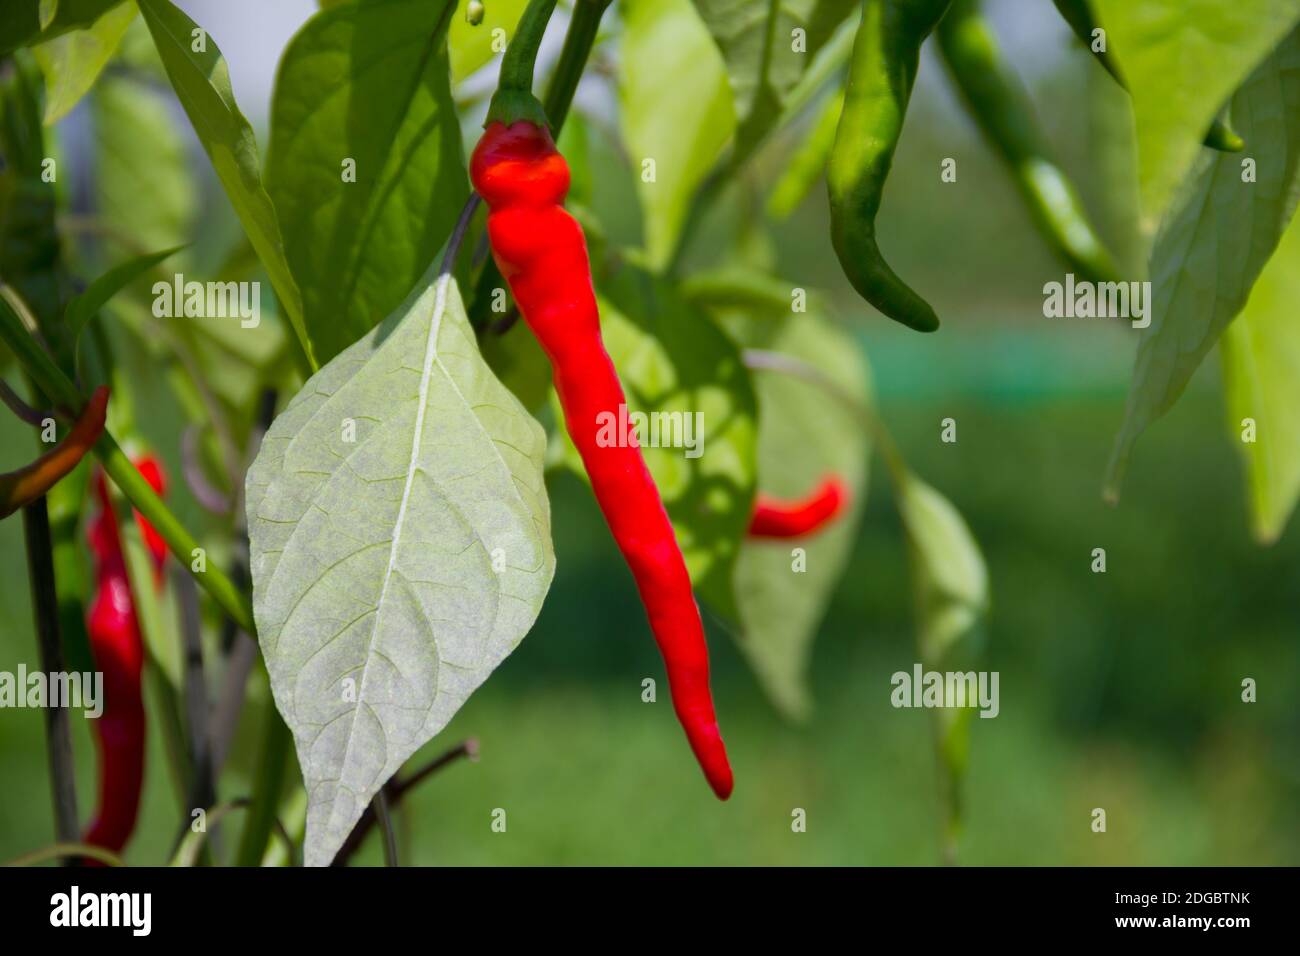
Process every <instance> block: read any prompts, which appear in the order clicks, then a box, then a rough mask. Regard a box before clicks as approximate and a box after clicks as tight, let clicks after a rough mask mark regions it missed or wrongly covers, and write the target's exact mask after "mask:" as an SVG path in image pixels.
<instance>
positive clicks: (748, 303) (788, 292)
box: [680, 265, 820, 318]
mask: <svg viewBox="0 0 1300 956" xmlns="http://www.w3.org/2000/svg"><path fill="white" fill-rule="evenodd" d="M680 289H681V294H682V296H683V297H684V298H685V299H686V300H687V301H689V302H690V303H691V304H692V305H695V306H697V307H699V308H702V309H720V310H726V311H731V310H743V311H745V312H746V313H747V314H749V315H751V316H759V315H761V316H763V317H765V318H789V317H790V316H791V315H793V313H794V309H793V304H794V298H793V295H792V293H793V291H794V290H793V288H792V286H791V284H790V283H789V282H788V281H786V280H785V279H779V278H777V277H776V276H773V275H770V274H769V273H767V272H763V271H761V270H757V269H753V268H751V267H749V266H744V265H724V266H719V267H717V268H714V269H701V270H699V271H698V272H693V273H691V274H690V275H689V276H688V277H686V278H685V279H683V280H682V281H681V285H680ZM807 296H808V299H809V300H810V301H809V303H808V304H809V305H810V306H816V305H818V304H819V301H820V300H819V298H818V297H817V296H816V295H815V294H812V293H808V294H807ZM814 311H815V310H814Z"/></svg>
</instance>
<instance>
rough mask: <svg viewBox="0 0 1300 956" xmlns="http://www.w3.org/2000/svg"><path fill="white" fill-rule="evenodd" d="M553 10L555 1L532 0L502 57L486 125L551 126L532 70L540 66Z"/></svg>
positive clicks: (485, 121) (484, 122) (484, 123)
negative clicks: (535, 89) (522, 123)
mask: <svg viewBox="0 0 1300 956" xmlns="http://www.w3.org/2000/svg"><path fill="white" fill-rule="evenodd" d="M554 10H555V0H529V3H528V6H527V8H525V10H524V12H523V15H522V16H521V17H520V18H519V24H518V25H517V26H516V27H515V35H514V36H513V37H511V38H510V45H509V46H508V47H506V53H505V56H504V57H502V58H501V79H500V80H499V81H498V83H497V91H496V93H494V94H493V96H492V102H491V103H490V104H489V105H488V114H487V119H485V120H484V121H483V125H484V126H487V125H488V124H490V123H504V124H505V125H506V126H509V125H510V124H512V123H517V122H519V121H520V120H526V121H528V122H530V123H534V124H536V125H537V126H545V127H547V128H549V127H550V123H549V121H548V120H547V118H546V110H544V109H543V108H542V104H541V103H540V102H539V101H538V99H537V97H535V96H533V69H534V67H535V66H536V63H537V50H538V48H539V47H540V46H541V45H542V36H543V35H544V34H545V33H546V25H547V24H548V23H549V22H550V20H551V13H552V12H553V11H554Z"/></svg>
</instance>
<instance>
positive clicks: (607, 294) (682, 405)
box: [557, 265, 757, 618]
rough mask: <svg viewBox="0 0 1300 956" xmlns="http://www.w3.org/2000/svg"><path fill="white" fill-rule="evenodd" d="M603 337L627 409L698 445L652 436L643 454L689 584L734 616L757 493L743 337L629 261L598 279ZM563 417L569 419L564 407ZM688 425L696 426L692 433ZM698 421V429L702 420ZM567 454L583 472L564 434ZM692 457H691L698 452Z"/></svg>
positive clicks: (568, 462) (567, 461) (569, 461)
mask: <svg viewBox="0 0 1300 956" xmlns="http://www.w3.org/2000/svg"><path fill="white" fill-rule="evenodd" d="M600 292H601V294H602V297H601V300H600V314H601V335H602V337H603V338H604V341H605V349H606V351H608V352H609V356H610V358H611V359H612V360H613V362H614V367H615V368H616V369H617V370H618V377H619V379H620V381H621V382H622V383H623V390H624V392H625V393H626V395H627V403H628V411H629V414H631V413H635V412H640V413H644V414H646V415H655V414H656V413H659V414H661V415H662V416H667V417H661V418H660V419H659V421H660V423H661V424H663V423H666V422H669V421H671V422H674V423H675V424H677V425H680V426H682V429H681V430H679V431H677V432H676V436H675V437H677V438H679V439H681V438H685V437H692V438H693V439H695V440H696V441H697V442H699V444H698V445H697V449H698V452H699V453H698V454H697V452H696V451H695V450H691V449H690V448H687V447H683V446H684V445H686V444H687V443H686V442H685V441H684V440H679V441H677V442H676V445H675V446H672V445H671V444H670V443H669V442H667V441H663V440H662V433H661V447H652V446H651V442H650V441H648V440H647V439H646V436H645V435H644V433H643V434H642V436H641V440H642V454H643V455H644V457H645V462H646V467H648V468H649V469H650V474H651V475H652V476H653V477H654V480H655V485H656V486H657V487H658V488H659V495H660V497H661V498H662V499H663V502H664V507H665V508H667V510H668V517H669V518H670V519H671V520H672V523H673V529H674V531H675V532H676V534H677V543H678V545H679V546H680V547H681V549H682V556H683V558H685V560H686V568H687V570H688V571H689V572H690V575H691V581H692V582H693V583H694V585H695V588H696V590H697V591H699V592H700V594H701V595H703V596H704V597H705V598H706V599H707V600H708V601H709V602H710V603H711V604H713V605H714V606H715V607H716V608H718V609H719V610H720V611H722V612H723V613H724V614H726V615H727V616H729V617H732V618H734V617H735V614H734V610H733V608H734V601H733V597H732V589H731V576H732V568H733V567H734V565H735V562H736V558H737V556H738V554H739V551H740V542H741V540H742V538H743V537H744V533H745V528H746V527H747V526H748V524H749V512H750V505H751V502H752V500H753V496H754V467H755V465H754V454H755V441H756V430H757V423H756V407H755V398H754V391H753V385H752V383H751V381H750V378H749V373H748V372H747V371H746V369H745V368H744V367H743V365H742V364H741V361H740V352H739V350H738V349H737V348H736V345H735V343H734V342H733V341H732V340H731V339H730V338H728V337H727V336H726V335H725V334H723V332H722V331H721V330H720V329H718V328H717V326H715V325H714V324H713V323H712V321H710V319H709V318H708V317H707V316H706V315H703V314H701V313H699V312H697V311H696V310H694V309H692V308H690V307H689V306H687V305H686V304H685V303H684V302H682V301H681V299H680V298H678V297H677V295H676V294H675V293H674V291H673V289H672V287H671V286H670V285H669V284H668V283H665V282H661V281H657V280H655V279H654V278H653V277H651V276H649V275H647V274H646V273H644V272H641V271H639V270H637V269H635V268H633V267H631V266H626V265H625V266H623V267H622V268H621V269H620V270H619V271H618V272H617V273H615V274H614V275H613V276H612V277H610V278H609V279H608V280H606V281H603V282H602V283H601V286H600ZM557 417H561V415H560V412H559V411H558V404H557ZM688 424H689V425H690V426H691V428H692V430H691V431H690V432H685V430H684V429H685V427H686V426H687V425H688ZM697 426H698V427H697ZM560 432H561V434H563V437H562V438H557V441H559V442H562V452H561V460H562V461H563V463H564V464H566V465H568V466H569V467H571V468H572V469H573V470H574V471H575V472H577V473H578V474H579V475H582V476H583V477H584V478H585V476H586V471H585V469H584V468H583V465H582V459H581V458H580V457H579V455H578V452H577V449H575V448H574V447H573V444H572V442H571V441H570V440H569V438H568V435H567V434H564V433H563V430H562V429H561V430H560ZM692 456H693V457H692Z"/></svg>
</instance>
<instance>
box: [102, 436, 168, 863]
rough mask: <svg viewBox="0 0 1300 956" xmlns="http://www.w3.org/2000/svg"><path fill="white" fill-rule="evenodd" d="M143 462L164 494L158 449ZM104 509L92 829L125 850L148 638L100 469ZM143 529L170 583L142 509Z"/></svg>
mask: <svg viewBox="0 0 1300 956" xmlns="http://www.w3.org/2000/svg"><path fill="white" fill-rule="evenodd" d="M136 468H137V469H139V471H140V473H141V474H142V475H143V476H144V478H145V480H146V481H148V482H149V484H150V485H152V486H153V488H154V490H155V491H157V492H158V493H159V494H162V493H163V491H164V488H165V480H164V477H163V473H162V469H161V468H160V467H159V465H158V462H157V461H156V460H155V459H154V458H152V457H151V456H143V457H141V458H140V459H138V460H137V461H136ZM95 495H96V497H97V499H98V501H99V508H100V510H99V514H98V515H96V516H95V518H94V520H93V521H92V522H91V523H90V529H89V537H90V547H91V552H92V554H93V556H94V566H95V593H94V597H93V599H92V601H91V605H90V611H89V615H88V620H87V630H88V631H89V634H90V649H91V653H92V654H93V655H94V659H95V666H96V668H98V669H99V671H100V672H102V673H103V675H104V688H103V697H104V709H103V713H102V714H101V715H100V716H99V718H98V719H97V720H96V721H95V739H96V741H97V742H98V745H99V809H98V812H97V814H96V816H95V820H94V822H93V823H92V824H91V825H90V829H89V830H88V831H87V833H86V842H87V843H89V844H92V845H94V846H102V847H104V848H105V849H108V850H112V851H113V852H114V853H120V852H121V850H122V848H123V847H124V846H125V845H126V843H127V840H129V839H130V837H131V833H132V831H134V830H135V823H136V816H137V814H138V812H139V809H140V791H141V787H142V785H143V782H144V749H145V722H144V700H143V695H142V691H141V674H142V671H143V668H144V641H143V639H142V638H141V633H140V622H139V619H138V618H137V616H136V612H135V604H134V602H133V600H132V598H131V582H130V579H129V578H128V576H127V570H126V555H125V553H124V551H123V549H122V535H121V531H120V529H119V528H118V523H117V513H116V512H115V511H114V509H113V502H112V499H111V497H110V496H109V490H108V483H107V482H106V481H105V480H104V475H103V473H102V472H101V473H97V474H96V476H95ZM136 521H137V522H139V526H140V530H141V533H142V535H143V537H144V540H145V542H146V543H147V545H148V548H149V552H150V555H151V557H152V558H153V562H154V574H155V577H154V581H155V585H156V586H158V587H161V585H162V562H163V558H164V557H165V556H166V547H165V545H163V546H162V547H161V549H160V548H159V544H160V543H161V538H159V536H158V532H157V530H156V529H155V528H153V527H152V526H151V525H150V524H149V523H148V522H147V521H145V520H144V519H143V518H142V517H140V515H139V514H137V515H136Z"/></svg>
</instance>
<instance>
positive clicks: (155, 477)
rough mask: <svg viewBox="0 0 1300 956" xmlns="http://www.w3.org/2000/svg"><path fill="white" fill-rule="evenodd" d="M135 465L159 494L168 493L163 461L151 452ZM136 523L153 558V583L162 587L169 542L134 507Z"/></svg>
mask: <svg viewBox="0 0 1300 956" xmlns="http://www.w3.org/2000/svg"><path fill="white" fill-rule="evenodd" d="M135 467H136V470H137V471H138V472H140V474H141V475H143V476H144V480H145V481H147V482H149V484H150V486H151V487H152V488H153V490H154V491H156V492H158V494H159V495H165V494H167V472H165V471H163V467H162V462H160V461H159V460H158V459H157V458H155V457H154V456H153V455H150V454H144V455H141V456H140V457H139V458H137V459H136V460H135ZM131 513H132V514H133V515H135V523H136V524H137V525H139V527H140V536H141V537H143V538H144V544H145V547H146V548H148V550H149V556H150V557H151V558H152V559H153V583H154V586H155V587H158V588H161V587H162V584H163V565H164V563H165V562H166V560H167V542H166V541H164V540H163V536H162V535H161V534H159V533H158V529H157V528H155V527H154V526H153V525H151V524H150V523H149V521H148V519H146V518H145V516H144V515H142V514H140V512H139V511H136V510H135V509H132V512H131Z"/></svg>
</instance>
